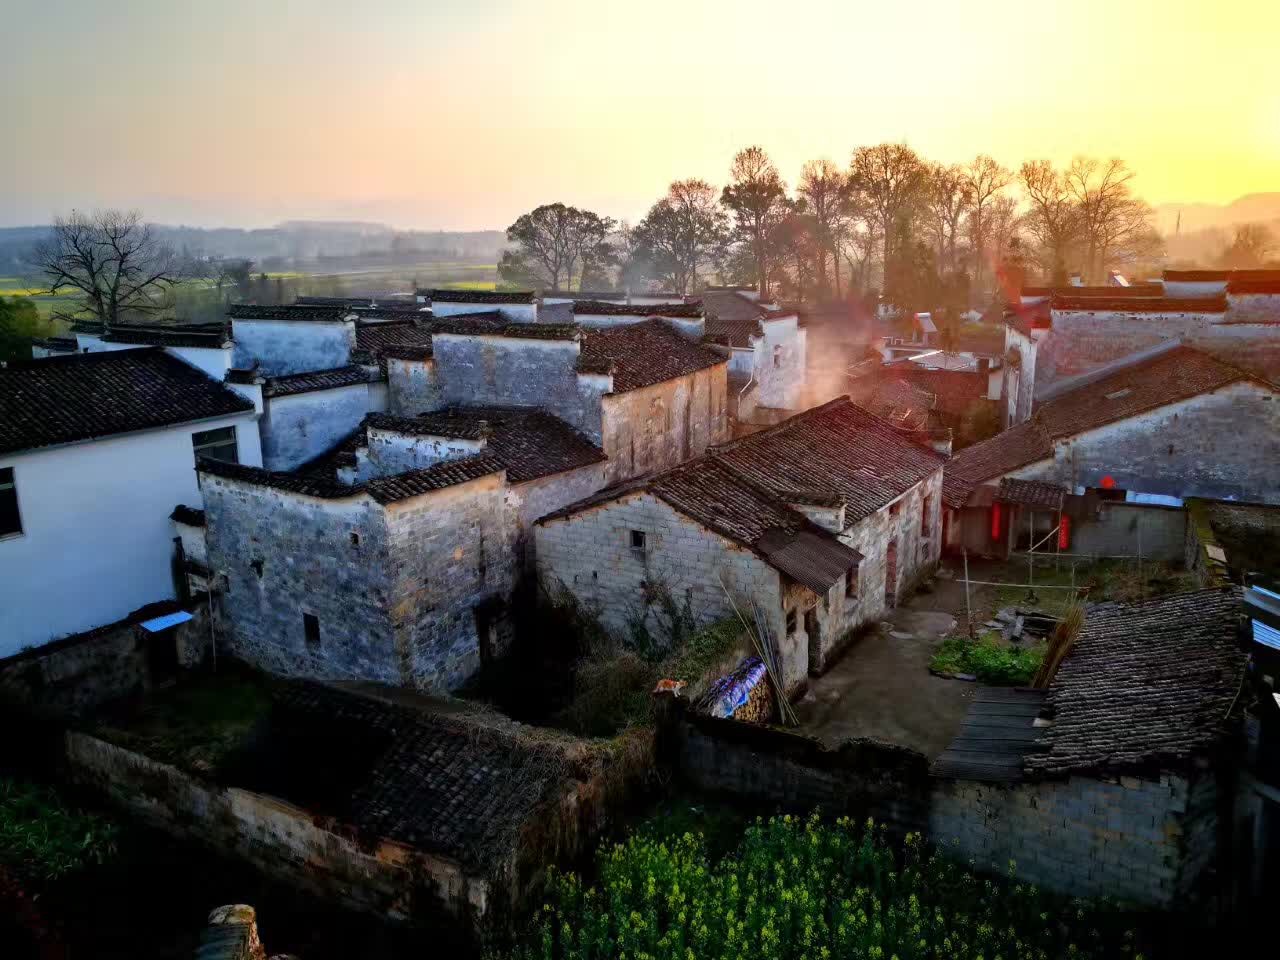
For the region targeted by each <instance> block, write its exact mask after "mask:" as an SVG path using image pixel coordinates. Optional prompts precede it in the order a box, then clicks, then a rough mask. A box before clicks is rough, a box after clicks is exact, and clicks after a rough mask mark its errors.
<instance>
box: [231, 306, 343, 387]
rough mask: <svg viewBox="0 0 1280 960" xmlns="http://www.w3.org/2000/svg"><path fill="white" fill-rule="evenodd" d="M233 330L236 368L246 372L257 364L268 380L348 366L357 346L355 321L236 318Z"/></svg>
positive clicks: (232, 325) (233, 321) (232, 322)
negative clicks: (269, 378)
mask: <svg viewBox="0 0 1280 960" xmlns="http://www.w3.org/2000/svg"><path fill="white" fill-rule="evenodd" d="M231 329H232V335H233V336H234V338H235V344H236V345H235V353H234V363H235V365H236V366H237V367H238V368H241V369H247V368H249V367H252V366H253V365H254V363H255V362H257V363H258V364H259V372H260V373H262V375H263V376H267V377H279V376H284V375H285V374H290V373H306V372H308V371H311V370H332V369H333V368H334V367H345V366H346V365H347V364H348V363H350V362H351V351H352V350H353V349H355V345H356V325H355V321H340V322H335V323H328V322H324V321H317V320H238V319H237V320H232V321H231Z"/></svg>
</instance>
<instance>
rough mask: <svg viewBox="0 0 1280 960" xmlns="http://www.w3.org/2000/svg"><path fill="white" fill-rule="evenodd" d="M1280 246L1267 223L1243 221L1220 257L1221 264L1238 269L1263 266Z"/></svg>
mask: <svg viewBox="0 0 1280 960" xmlns="http://www.w3.org/2000/svg"><path fill="white" fill-rule="evenodd" d="M1278 248H1280V243H1277V241H1276V235H1275V233H1273V232H1272V230H1271V228H1270V227H1268V226H1267V225H1266V224H1265V223H1242V224H1240V225H1239V226H1238V227H1236V229H1235V236H1233V237H1232V238H1231V243H1230V245H1228V246H1227V247H1226V249H1224V250H1223V251H1222V255H1221V256H1220V257H1219V258H1218V262H1219V264H1220V265H1221V266H1224V267H1229V268H1232V269H1236V270H1242V269H1243V270H1247V269H1249V268H1251V267H1254V268H1256V267H1261V266H1262V265H1263V264H1264V263H1266V262H1267V258H1268V257H1270V256H1271V254H1272V253H1273V252H1274V251H1275V250H1276V249H1278Z"/></svg>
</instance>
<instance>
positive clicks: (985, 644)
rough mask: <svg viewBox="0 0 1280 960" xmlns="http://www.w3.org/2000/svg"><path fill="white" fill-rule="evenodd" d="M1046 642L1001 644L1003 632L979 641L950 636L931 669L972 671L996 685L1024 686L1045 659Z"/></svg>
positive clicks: (952, 672) (956, 671) (939, 670)
mask: <svg viewBox="0 0 1280 960" xmlns="http://www.w3.org/2000/svg"><path fill="white" fill-rule="evenodd" d="M1044 651H1045V645H1044V644H1043V643H1037V644H1036V645H1034V646H1031V647H1006V646H1001V645H1000V642H999V634H996V633H993V632H988V633H984V634H983V635H982V636H980V637H979V638H978V639H977V640H970V639H969V638H968V637H947V638H946V639H945V640H943V641H942V645H941V646H939V647H938V652H937V653H935V654H934V655H933V659H932V660H931V661H930V663H929V669H931V670H935V671H937V672H938V673H945V674H955V673H969V674H972V675H974V676H975V677H977V678H978V680H979V681H980V682H982V683H987V684H991V685H993V686H1004V687H1021V686H1026V685H1027V684H1029V683H1031V680H1032V678H1033V677H1035V675H1036V671H1037V670H1039V669H1040V663H1041V661H1043V660H1044Z"/></svg>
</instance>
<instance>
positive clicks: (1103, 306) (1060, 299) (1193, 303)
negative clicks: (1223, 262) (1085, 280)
mask: <svg viewBox="0 0 1280 960" xmlns="http://www.w3.org/2000/svg"><path fill="white" fill-rule="evenodd" d="M1117 289H1119V288H1117ZM1049 305H1050V307H1051V308H1052V309H1054V310H1084V311H1089V310H1114V311H1119V312H1123V313H1226V311H1227V301H1226V298H1225V297H1143V296H1125V295H1124V294H1118V295H1116V296H1114V297H1077V296H1070V295H1065V294H1063V295H1055V296H1054V297H1053V299H1052V300H1050V301H1049Z"/></svg>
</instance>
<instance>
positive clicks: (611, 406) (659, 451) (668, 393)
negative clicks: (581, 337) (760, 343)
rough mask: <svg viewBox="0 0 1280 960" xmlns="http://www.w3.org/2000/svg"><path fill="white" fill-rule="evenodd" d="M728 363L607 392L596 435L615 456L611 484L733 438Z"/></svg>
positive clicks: (675, 462)
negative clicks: (620, 390)
mask: <svg viewBox="0 0 1280 960" xmlns="http://www.w3.org/2000/svg"><path fill="white" fill-rule="evenodd" d="M727 367H728V365H727V364H721V365H718V366H715V367H712V368H710V369H708V370H699V371H698V372H696V373H694V374H693V375H692V376H689V377H679V378H677V379H675V380H667V381H665V382H663V383H657V384H654V385H653V386H650V387H643V388H641V389H639V390H628V391H627V392H625V393H615V394H609V395H607V396H605V397H604V398H603V412H602V416H601V433H602V438H600V437H597V438H595V439H597V440H598V442H600V446H601V448H602V449H603V450H604V452H605V454H606V455H607V456H608V457H609V482H610V483H618V482H619V481H622V480H627V479H630V478H631V477H636V476H639V475H640V474H643V473H650V472H657V471H659V470H666V469H668V468H669V467H674V466H677V465H678V464H680V463H683V462H684V461H685V460H688V459H690V458H691V457H696V456H697V455H698V454H700V453H702V452H704V451H705V450H706V449H707V447H709V446H712V445H713V444H717V443H723V442H725V441H726V440H728V439H729V416H728V406H727V397H726V394H727V390H728V381H727ZM553 412H554V411H553Z"/></svg>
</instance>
